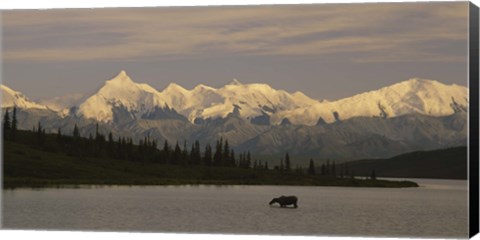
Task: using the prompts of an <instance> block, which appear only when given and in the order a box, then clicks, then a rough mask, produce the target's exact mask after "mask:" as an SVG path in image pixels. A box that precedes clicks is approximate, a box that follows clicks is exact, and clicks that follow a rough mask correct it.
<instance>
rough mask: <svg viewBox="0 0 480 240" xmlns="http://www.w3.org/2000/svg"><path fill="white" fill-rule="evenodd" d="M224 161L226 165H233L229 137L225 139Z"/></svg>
mask: <svg viewBox="0 0 480 240" xmlns="http://www.w3.org/2000/svg"><path fill="white" fill-rule="evenodd" d="M222 162H223V165H225V166H231V165H232V164H231V163H230V147H229V146H228V140H227V139H225V145H224V147H223V156H222Z"/></svg>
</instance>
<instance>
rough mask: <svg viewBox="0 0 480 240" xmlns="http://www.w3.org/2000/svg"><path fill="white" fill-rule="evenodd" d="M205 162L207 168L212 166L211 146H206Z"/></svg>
mask: <svg viewBox="0 0 480 240" xmlns="http://www.w3.org/2000/svg"><path fill="white" fill-rule="evenodd" d="M203 161H204V164H205V165H207V166H210V165H212V146H210V144H207V145H205V157H204V160H203Z"/></svg>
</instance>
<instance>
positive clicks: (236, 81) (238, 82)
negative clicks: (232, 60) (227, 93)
mask: <svg viewBox="0 0 480 240" xmlns="http://www.w3.org/2000/svg"><path fill="white" fill-rule="evenodd" d="M227 85H235V86H240V85H243V84H242V82H240V81H239V80H238V79H236V78H234V79H233V80H232V81H231V82H229V83H228V84H227Z"/></svg>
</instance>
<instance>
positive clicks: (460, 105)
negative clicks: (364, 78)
mask: <svg viewBox="0 0 480 240" xmlns="http://www.w3.org/2000/svg"><path fill="white" fill-rule="evenodd" d="M467 97H468V91H467V88H466V87H463V86H459V85H456V84H452V85H446V84H443V83H440V82H438V81H434V80H427V79H421V78H412V79H409V80H407V81H403V82H400V83H397V84H394V85H391V86H387V87H384V88H381V89H378V90H375V91H370V92H366V93H362V94H358V95H355V96H353V97H349V98H344V99H340V100H338V101H332V102H329V101H323V102H317V103H315V104H312V105H310V106H307V107H303V108H296V109H293V110H289V111H283V112H280V113H278V114H276V115H274V116H273V122H274V123H278V122H280V121H281V120H282V119H284V118H288V119H289V120H290V121H291V122H292V123H293V124H301V125H310V126H311V125H315V124H317V123H318V122H327V123H331V122H334V121H337V120H345V119H349V118H352V117H382V118H389V117H396V116H401V115H405V114H411V113H419V114H423V115H429V116H437V117H438V116H446V115H451V114H453V113H455V112H458V111H466V109H467V106H468V98H467Z"/></svg>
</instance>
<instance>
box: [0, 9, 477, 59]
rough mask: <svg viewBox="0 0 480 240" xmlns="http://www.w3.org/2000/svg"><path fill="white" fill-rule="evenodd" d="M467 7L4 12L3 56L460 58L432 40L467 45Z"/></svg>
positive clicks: (456, 52) (42, 57) (115, 57)
mask: <svg viewBox="0 0 480 240" xmlns="http://www.w3.org/2000/svg"><path fill="white" fill-rule="evenodd" d="M467 14H468V3H466V2H459V3H382V4H320V5H286V6H243V7H198V8H191V7H168V8H130V9H125V8H118V9H90V10H85V9H64V10H21V11H6V12H2V15H3V41H4V48H3V49H4V53H3V58H4V60H5V61H95V60H117V61H119V60H128V61H142V60H144V59H149V58H155V59H165V60H169V59H172V58H201V57H214V56H225V55H233V54H237V55H254V56H255V55H274V56H275V55H278V56H298V55H319V56H326V57H328V56H335V55H338V54H342V56H344V57H345V58H346V60H349V61H362V62H375V61H379V62H381V61H408V60H410V61H411V60H412V59H415V60H419V61H463V59H464V58H463V56H464V55H465V54H466V50H465V51H451V50H448V48H449V47H448V46H445V45H441V44H437V43H438V41H450V43H453V44H454V45H456V46H458V45H462V44H465V49H466V46H467V45H466V41H467V23H468V19H467V17H468V15H467ZM435 46H438V47H435ZM445 48H447V49H445ZM455 49H457V48H455ZM345 53H352V56H351V57H348V54H345Z"/></svg>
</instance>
